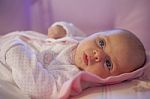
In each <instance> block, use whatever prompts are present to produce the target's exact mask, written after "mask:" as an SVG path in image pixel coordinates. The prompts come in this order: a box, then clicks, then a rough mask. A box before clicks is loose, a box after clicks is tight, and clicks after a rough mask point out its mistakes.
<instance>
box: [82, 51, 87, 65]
mask: <svg viewBox="0 0 150 99" xmlns="http://www.w3.org/2000/svg"><path fill="white" fill-rule="evenodd" d="M83 61H84V63H85V64H86V65H88V56H87V54H86V53H84V54H83Z"/></svg>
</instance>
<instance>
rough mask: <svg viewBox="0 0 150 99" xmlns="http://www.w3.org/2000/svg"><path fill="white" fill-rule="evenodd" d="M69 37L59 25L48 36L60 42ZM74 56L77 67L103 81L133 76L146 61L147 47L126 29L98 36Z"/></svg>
mask: <svg viewBox="0 0 150 99" xmlns="http://www.w3.org/2000/svg"><path fill="white" fill-rule="evenodd" d="M60 33H61V35H59V34H60ZM66 34H67V33H66V30H65V28H63V26H61V25H55V26H54V27H50V28H49V33H48V36H49V37H50V38H51V37H52V38H55V39H58V38H61V37H63V36H65V35H66ZM74 55H75V56H74V61H75V66H77V67H78V68H80V70H85V71H88V72H91V73H93V74H96V75H98V76H100V77H102V78H106V77H109V76H116V75H119V74H122V73H128V72H132V71H134V70H136V69H138V68H140V67H142V66H143V65H144V64H145V61H146V54H145V49H144V46H143V44H142V43H141V42H140V40H139V39H138V38H137V37H136V36H135V35H134V34H133V33H131V32H130V31H127V30H123V29H114V30H111V31H105V32H98V33H94V34H93V35H91V36H89V37H87V38H85V39H83V40H81V41H80V42H79V43H78V46H77V48H76V50H75V54H74Z"/></svg>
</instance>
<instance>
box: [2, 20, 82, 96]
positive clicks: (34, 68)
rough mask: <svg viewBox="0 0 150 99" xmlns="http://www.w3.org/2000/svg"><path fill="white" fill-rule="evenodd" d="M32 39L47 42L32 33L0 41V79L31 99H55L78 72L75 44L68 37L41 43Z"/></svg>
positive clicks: (74, 41)
mask: <svg viewBox="0 0 150 99" xmlns="http://www.w3.org/2000/svg"><path fill="white" fill-rule="evenodd" d="M57 24H60V25H62V26H63V27H64V28H65V29H68V30H67V33H69V32H72V31H73V32H74V30H73V29H75V30H76V31H75V32H80V31H78V30H77V29H76V28H74V27H73V26H71V27H70V24H67V23H64V22H60V23H57ZM54 25H56V24H54ZM67 25H68V26H69V27H68V26H67ZM69 29H70V30H71V31H70V30H69ZM31 35H32V36H31ZM35 35H38V36H39V37H40V36H43V37H41V38H45V39H46V37H44V35H41V34H38V33H36V32H32V31H26V32H14V33H10V34H7V35H5V36H3V37H1V38H0V45H1V46H0V68H1V69H0V79H2V80H5V81H9V82H11V83H12V84H14V85H16V86H18V87H19V88H20V90H21V91H23V93H24V94H26V95H29V96H30V97H31V98H32V99H57V95H58V93H59V91H60V88H61V86H62V85H63V84H64V83H65V81H67V80H69V79H71V78H72V77H73V76H74V75H75V74H77V73H78V72H79V69H78V68H77V67H76V66H75V65H73V64H74V59H73V56H74V55H73V54H74V49H75V48H76V46H77V44H78V42H77V41H76V40H73V39H71V38H69V37H66V38H63V39H60V40H53V39H50V40H43V39H40V38H36V37H34V36H35Z"/></svg>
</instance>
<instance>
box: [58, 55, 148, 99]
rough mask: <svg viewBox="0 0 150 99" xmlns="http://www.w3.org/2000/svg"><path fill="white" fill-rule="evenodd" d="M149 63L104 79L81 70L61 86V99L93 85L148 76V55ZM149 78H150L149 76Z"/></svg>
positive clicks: (65, 98)
mask: <svg viewBox="0 0 150 99" xmlns="http://www.w3.org/2000/svg"><path fill="white" fill-rule="evenodd" d="M147 59H148V60H147V63H146V64H145V65H144V66H143V67H142V68H140V69H138V70H136V71H133V72H131V73H124V74H121V75H118V76H111V77H108V78H106V79H102V78H100V77H98V76H96V75H93V74H91V73H88V72H85V71H83V72H80V73H78V74H77V75H76V76H75V77H74V78H73V79H71V80H69V81H67V82H66V83H65V84H64V85H63V86H62V88H61V91H60V94H59V99H68V98H69V97H70V96H74V95H77V94H79V93H81V92H82V91H83V90H84V89H85V88H88V87H92V86H101V85H106V84H107V85H108V84H116V83H120V82H122V81H125V80H131V79H135V78H138V77H142V78H144V77H148V73H149V72H150V60H149V58H148V57H147ZM148 79H149V78H148Z"/></svg>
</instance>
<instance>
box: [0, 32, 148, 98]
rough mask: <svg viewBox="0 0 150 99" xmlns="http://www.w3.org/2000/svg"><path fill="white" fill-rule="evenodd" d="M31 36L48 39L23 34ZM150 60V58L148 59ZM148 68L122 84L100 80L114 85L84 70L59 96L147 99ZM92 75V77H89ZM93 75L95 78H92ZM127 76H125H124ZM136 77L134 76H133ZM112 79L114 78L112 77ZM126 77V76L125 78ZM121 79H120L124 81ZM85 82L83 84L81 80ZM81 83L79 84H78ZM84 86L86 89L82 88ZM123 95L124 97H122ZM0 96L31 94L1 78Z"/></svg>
mask: <svg viewBox="0 0 150 99" xmlns="http://www.w3.org/2000/svg"><path fill="white" fill-rule="evenodd" d="M23 35H28V36H31V37H32V38H37V39H46V36H44V35H42V34H38V33H35V32H30V34H23ZM147 55H149V52H147ZM148 62H149V60H148ZM149 65H150V64H149V63H147V65H146V66H147V67H149ZM144 70H146V71H145V72H144V73H143V72H142V74H137V73H135V74H134V76H135V77H136V76H140V75H142V76H141V77H140V78H139V79H135V80H132V81H125V82H123V83H120V84H114V83H115V80H114V82H109V79H107V80H100V81H104V83H105V82H107V83H110V84H114V85H107V86H104V85H103V86H102V85H99V84H97V82H99V80H96V79H97V78H96V77H95V76H93V75H91V74H87V73H85V72H82V73H80V74H78V75H76V76H75V78H74V79H73V80H75V83H73V80H70V81H68V82H67V83H66V84H65V85H67V87H66V86H65V85H64V86H63V88H62V89H61V93H60V96H59V98H60V99H68V97H69V96H70V95H71V97H70V98H72V99H78V98H79V99H96V98H97V99H99V98H102V99H105V98H108V99H117V98H118V99H126V98H129V99H134V98H140V99H147V98H148V97H149V96H150V94H149V93H150V82H149V78H150V76H149V75H148V74H149V71H150V68H146V69H144ZM89 76H91V77H89ZM92 77H93V78H92ZM124 77H125V76H124ZM131 78H134V77H131ZM110 79H112V78H110ZM123 79H124V78H123ZM123 79H121V80H120V81H123ZM92 80H93V81H94V82H96V83H95V84H91V83H89V81H92ZM82 81H83V83H82V84H81V82H82ZM77 85H79V86H77ZM87 86H91V87H92V88H87ZM82 88H83V89H84V90H82ZM121 97H122V98H121ZM0 98H2V99H31V98H30V97H29V96H27V95H25V94H24V93H22V92H21V91H20V89H19V88H18V87H17V86H16V85H15V84H13V83H10V82H8V81H4V80H0Z"/></svg>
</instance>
